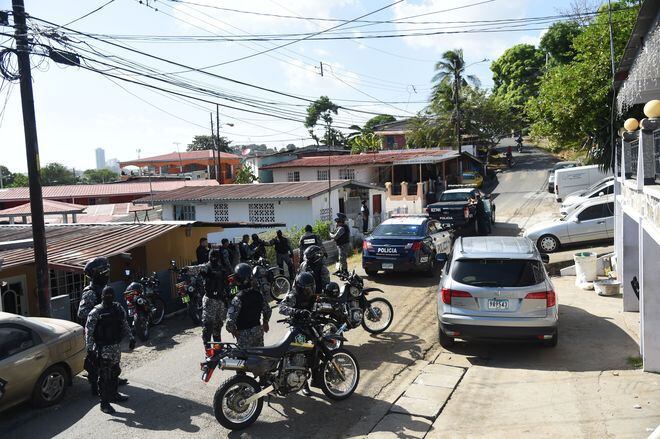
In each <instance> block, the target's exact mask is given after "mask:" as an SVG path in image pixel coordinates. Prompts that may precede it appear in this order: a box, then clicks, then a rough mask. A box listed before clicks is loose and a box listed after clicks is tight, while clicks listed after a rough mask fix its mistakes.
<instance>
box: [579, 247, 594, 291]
mask: <svg viewBox="0 0 660 439" xmlns="http://www.w3.org/2000/svg"><path fill="white" fill-rule="evenodd" d="M596 259H597V255H596V253H593V252H580V253H575V255H573V260H574V261H575V285H577V286H578V287H580V288H583V289H592V288H593V285H592V284H591V282H593V281H595V280H597V279H598V264H597V261H596Z"/></svg>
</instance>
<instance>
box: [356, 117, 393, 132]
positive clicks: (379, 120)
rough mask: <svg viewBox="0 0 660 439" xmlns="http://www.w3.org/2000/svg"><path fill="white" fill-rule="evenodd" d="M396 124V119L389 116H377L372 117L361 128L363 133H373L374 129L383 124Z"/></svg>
mask: <svg viewBox="0 0 660 439" xmlns="http://www.w3.org/2000/svg"><path fill="white" fill-rule="evenodd" d="M390 122H396V118H395V117H394V116H392V115H390V114H379V115H378V116H374V117H372V118H371V119H369V120H368V121H366V122H365V123H364V127H363V128H362V132H363V133H373V132H374V127H375V126H376V125H380V124H383V123H390Z"/></svg>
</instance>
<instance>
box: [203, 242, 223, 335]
mask: <svg viewBox="0 0 660 439" xmlns="http://www.w3.org/2000/svg"><path fill="white" fill-rule="evenodd" d="M224 259H225V258H224V257H223V254H222V251H221V250H220V249H217V248H214V249H213V250H211V251H210V252H209V262H207V263H206V264H204V265H203V266H202V269H201V272H202V274H203V275H204V279H205V282H204V287H205V288H204V289H205V290H206V292H205V294H204V298H203V299H202V341H203V342H204V346H206V343H208V342H210V341H211V336H213V338H214V340H215V341H220V338H221V335H222V325H223V323H224V320H225V317H226V316H227V299H228V297H227V291H226V279H227V275H228V274H229V273H230V271H229V265H228V261H226V260H224Z"/></svg>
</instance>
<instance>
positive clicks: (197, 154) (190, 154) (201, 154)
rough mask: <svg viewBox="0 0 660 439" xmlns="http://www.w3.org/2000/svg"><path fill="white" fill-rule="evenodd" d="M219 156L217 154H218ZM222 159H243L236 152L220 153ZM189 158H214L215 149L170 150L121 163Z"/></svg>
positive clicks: (174, 161)
mask: <svg viewBox="0 0 660 439" xmlns="http://www.w3.org/2000/svg"><path fill="white" fill-rule="evenodd" d="M216 154H217V153H216ZM216 157H217V156H216ZM220 159H221V160H222V159H227V160H229V159H234V160H241V158H240V157H239V156H237V155H234V154H229V153H226V152H221V153H220ZM189 160H213V151H212V150H202V151H185V152H182V153H178V152H170V153H168V154H161V155H155V156H153V157H143V158H140V159H136V160H128V161H125V162H120V163H119V165H120V166H122V167H124V166H132V165H144V164H147V163H152V162H173V163H179V162H180V161H183V162H185V161H189Z"/></svg>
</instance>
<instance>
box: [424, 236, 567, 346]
mask: <svg viewBox="0 0 660 439" xmlns="http://www.w3.org/2000/svg"><path fill="white" fill-rule="evenodd" d="M437 261H438V263H439V264H440V265H441V266H442V265H443V264H444V267H443V270H442V277H441V279H440V288H439V290H438V326H439V328H438V330H439V337H440V344H441V345H442V346H443V347H450V346H451V345H452V344H453V343H454V339H455V338H462V339H469V338H505V339H520V338H523V339H524V338H530V339H537V340H541V341H542V342H543V344H545V345H547V346H556V345H557V338H558V333H557V326H558V314H559V313H558V306H557V295H556V294H555V291H554V287H553V285H552V282H551V281H550V278H549V277H548V273H547V272H546V270H545V267H544V266H543V263H544V262H547V261H548V256H547V255H544V254H541V253H539V251H538V250H537V249H536V246H535V245H534V243H533V242H532V241H530V240H529V239H527V238H522V237H508V236H488V237H469V238H462V237H461V238H459V239H457V240H456V242H455V243H454V249H453V252H452V253H451V255H447V254H444V253H443V254H439V255H437Z"/></svg>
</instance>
